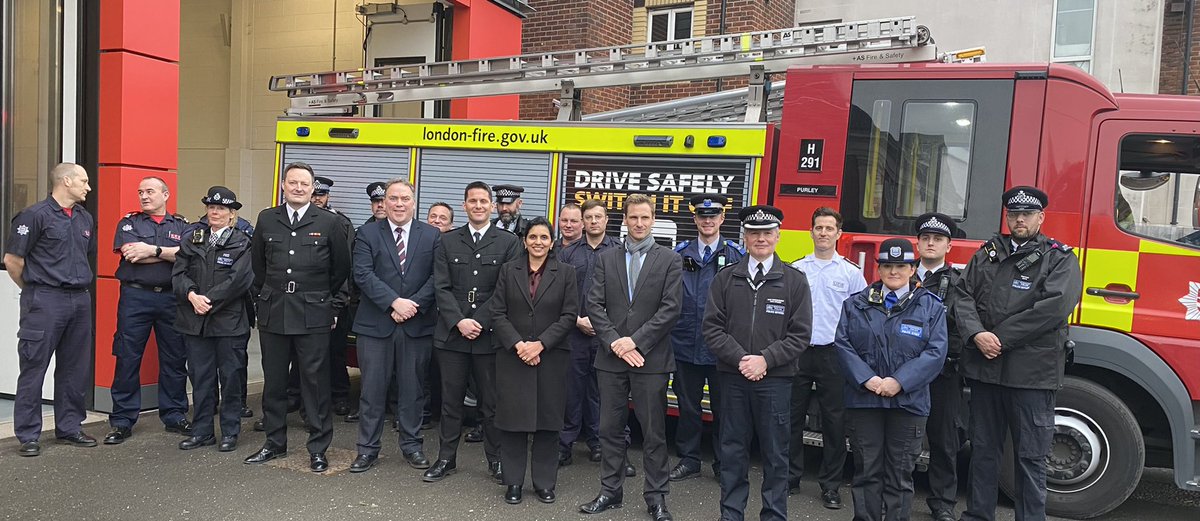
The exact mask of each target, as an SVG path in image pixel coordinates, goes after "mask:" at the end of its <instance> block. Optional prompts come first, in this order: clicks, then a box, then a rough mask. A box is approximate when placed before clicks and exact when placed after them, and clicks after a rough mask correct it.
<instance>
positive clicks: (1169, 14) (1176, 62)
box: [1158, 0, 1200, 96]
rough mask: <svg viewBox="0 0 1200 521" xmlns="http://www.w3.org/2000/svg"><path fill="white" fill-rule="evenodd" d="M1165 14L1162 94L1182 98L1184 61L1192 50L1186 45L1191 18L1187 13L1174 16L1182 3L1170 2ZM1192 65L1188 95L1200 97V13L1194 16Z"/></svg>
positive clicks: (1181, 12)
mask: <svg viewBox="0 0 1200 521" xmlns="http://www.w3.org/2000/svg"><path fill="white" fill-rule="evenodd" d="M1164 3H1165V6H1166V7H1165V9H1164V11H1165V13H1164V14H1163V40H1162V54H1161V58H1160V60H1161V62H1160V64H1161V66H1160V73H1159V77H1158V92H1159V93H1160V94H1182V92H1181V90H1182V89H1181V82H1182V81H1183V59H1184V55H1185V54H1186V53H1187V48H1188V46H1187V45H1186V44H1185V40H1186V35H1187V15H1186V13H1185V12H1183V11H1180V12H1173V11H1172V5H1173V4H1184V3H1185V2H1183V1H1182V0H1167V1H1166V2H1164ZM1192 25H1193V28H1192V41H1191V50H1192V53H1191V65H1190V70H1189V71H1188V77H1189V79H1188V89H1187V94H1189V95H1192V96H1196V95H1200V87H1198V86H1197V82H1200V9H1197V10H1196V12H1195V13H1194V17H1193V21H1192Z"/></svg>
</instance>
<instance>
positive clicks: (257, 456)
mask: <svg viewBox="0 0 1200 521" xmlns="http://www.w3.org/2000/svg"><path fill="white" fill-rule="evenodd" d="M283 457H287V449H286V448H283V449H280V448H275V447H271V446H267V445H264V446H263V448H261V449H259V451H258V452H255V453H254V454H251V455H250V457H248V458H246V459H245V462H246V464H249V465H257V464H259V463H266V462H268V461H271V460H273V459H275V458H283Z"/></svg>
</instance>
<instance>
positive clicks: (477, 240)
mask: <svg viewBox="0 0 1200 521" xmlns="http://www.w3.org/2000/svg"><path fill="white" fill-rule="evenodd" d="M471 236H472V237H474V238H475V242H479V232H475V233H473V234H471Z"/></svg>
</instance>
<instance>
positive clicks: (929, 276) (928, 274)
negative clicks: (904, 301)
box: [921, 270, 933, 288]
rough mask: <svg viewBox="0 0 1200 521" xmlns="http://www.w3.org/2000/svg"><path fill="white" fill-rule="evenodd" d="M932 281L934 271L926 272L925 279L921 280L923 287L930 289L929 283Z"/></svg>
mask: <svg viewBox="0 0 1200 521" xmlns="http://www.w3.org/2000/svg"><path fill="white" fill-rule="evenodd" d="M932 280H933V270H927V271H926V272H925V277H924V278H922V279H921V286H924V287H926V288H928V287H929V283H930V281H932Z"/></svg>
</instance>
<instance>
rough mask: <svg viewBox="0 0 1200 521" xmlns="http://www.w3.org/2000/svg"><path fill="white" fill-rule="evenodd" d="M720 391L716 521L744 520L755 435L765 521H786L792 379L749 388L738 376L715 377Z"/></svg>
mask: <svg viewBox="0 0 1200 521" xmlns="http://www.w3.org/2000/svg"><path fill="white" fill-rule="evenodd" d="M717 378H718V379H719V380H720V385H721V388H722V389H724V391H722V392H724V393H725V394H724V396H723V397H722V398H721V399H722V400H724V401H723V402H721V405H722V406H723V407H725V408H724V409H723V410H722V413H721V444H720V445H719V447H720V449H719V450H718V454H719V456H720V460H721V462H722V463H721V475H720V476H719V478H720V481H721V521H742V520H743V519H745V518H746V501H747V500H748V499H749V497H750V480H749V475H750V444H751V442H752V441H753V440H754V438H755V434H756V433H757V435H758V436H757V437H758V447H759V452H760V454H761V455H762V463H763V483H762V510H760V511H759V514H758V518H759V519H761V520H764V521H767V520H770V521H782V520H785V519H787V491H788V438H789V433H790V430H791V429H790V426H791V414H792V411H791V398H792V379H791V378H787V377H770V378H763V379H762V380H759V381H757V382H751V381H750V380H747V379H746V378H745V377H744V376H742V375H740V374H731V373H721V374H720V375H718V376H717Z"/></svg>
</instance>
